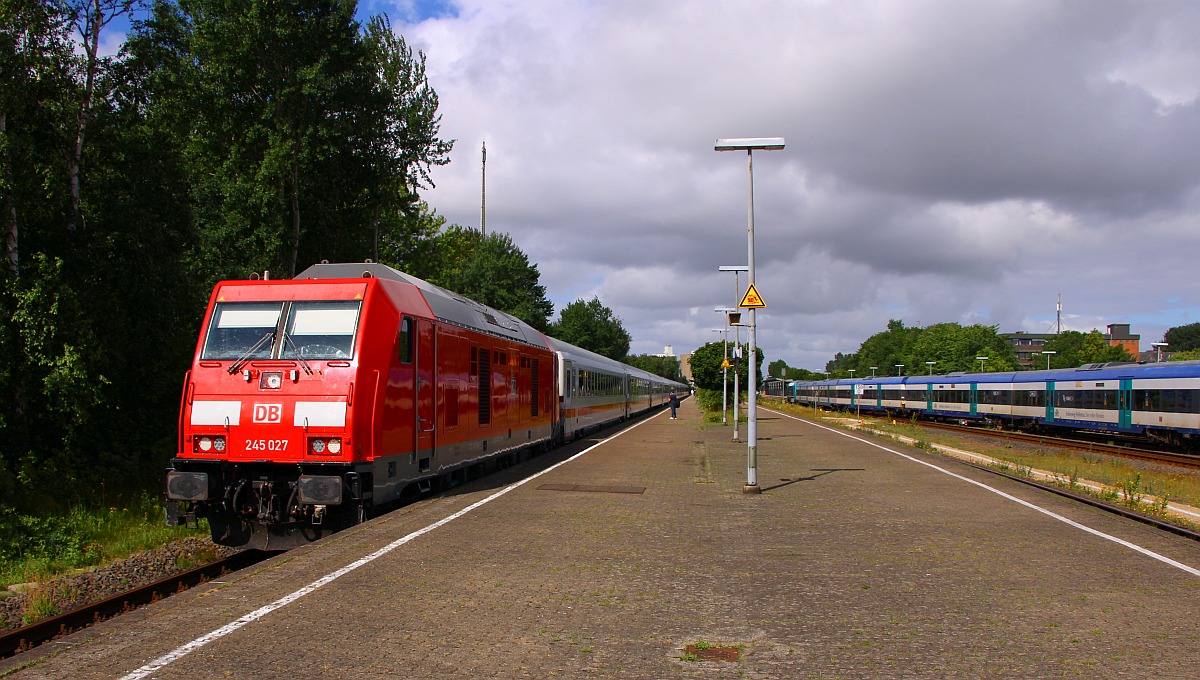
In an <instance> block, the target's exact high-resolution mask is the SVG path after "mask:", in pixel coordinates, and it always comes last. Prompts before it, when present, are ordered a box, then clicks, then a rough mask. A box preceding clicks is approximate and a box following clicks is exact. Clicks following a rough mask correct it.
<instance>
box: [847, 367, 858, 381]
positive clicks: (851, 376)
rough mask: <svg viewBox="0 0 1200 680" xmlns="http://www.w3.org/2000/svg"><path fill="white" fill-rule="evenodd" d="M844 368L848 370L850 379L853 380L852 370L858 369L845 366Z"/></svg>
mask: <svg viewBox="0 0 1200 680" xmlns="http://www.w3.org/2000/svg"><path fill="white" fill-rule="evenodd" d="M846 370H847V371H849V372H850V379H851V380H854V371H856V370H858V369H855V368H847V369H846Z"/></svg>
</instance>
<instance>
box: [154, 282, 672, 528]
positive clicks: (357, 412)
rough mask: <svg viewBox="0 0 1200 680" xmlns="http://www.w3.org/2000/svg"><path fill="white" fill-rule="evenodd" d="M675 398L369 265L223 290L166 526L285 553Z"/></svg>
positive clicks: (644, 376) (186, 419)
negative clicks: (201, 526)
mask: <svg viewBox="0 0 1200 680" xmlns="http://www.w3.org/2000/svg"><path fill="white" fill-rule="evenodd" d="M671 389H685V386H684V385H681V384H678V383H673V382H670V381H667V380H664V379H662V378H659V377H657V376H653V375H650V374H648V373H645V372H644V371H640V370H638V369H634V368H632V367H630V366H627V365H625V364H622V363H620V362H616V361H612V360H610V359H607V358H604V357H600V356H598V355H595V354H592V353H591V352H587V351H586V350H583V349H580V348H577V347H574V346H572V345H569V344H567V343H563V342H561V341H558V340H551V339H548V338H547V337H546V336H544V335H542V334H541V333H539V332H538V331H537V330H535V329H534V328H532V327H531V326H529V325H528V324H526V323H524V322H522V321H520V320H518V319H517V318H515V317H513V316H511V315H508V314H505V313H503V312H500V311H498V310H495V309H492V308H490V307H487V306H485V305H481V304H479V303H476V302H473V301H471V300H468V299H466V298H464V297H461V296H459V295H456V294H454V293H452V292H450V291H447V290H445V289H442V288H439V287H437V286H434V285H432V284H429V283H427V282H425V281H422V280H420V279H417V278H415V277H411V276H408V275H406V274H403V273H401V272H399V271H396V270H395V269H392V268H390V267H387V266H384V265H380V264H373V263H366V264H320V265H314V266H313V267H310V268H309V269H307V270H305V271H304V272H302V273H301V274H300V275H299V276H298V277H297V278H295V279H292V280H282V281H268V280H250V281H223V282H221V283H218V284H217V286H216V288H215V289H214V290H213V294H212V299H211V300H210V302H209V306H208V312H207V313H206V315H205V321H204V326H203V330H202V332H201V335H200V339H199V342H198V343H197V348H196V355H195V359H194V360H193V363H192V368H191V370H190V371H188V373H187V376H186V378H185V381H184V393H183V397H182V404H181V409H180V423H179V441H178V451H177V453H176V456H175V457H174V458H173V459H172V461H171V467H170V468H168V469H167V471H166V474H165V483H164V486H165V498H166V508H167V524H169V525H178V524H185V523H186V524H188V525H195V523H196V522H197V520H198V518H200V517H205V518H207V519H208V522H209V526H210V528H211V530H212V536H213V540H214V541H216V542H217V543H221V544H224V545H236V546H248V547H256V548H271V549H282V548H290V547H294V546H296V545H300V544H303V543H306V542H310V541H313V540H316V539H318V538H320V537H321V536H323V535H325V534H328V533H332V532H334V531H337V530H339V529H342V528H345V527H347V526H350V525H353V524H356V523H358V522H361V521H362V520H363V519H364V517H366V516H367V515H369V514H370V512H371V511H372V509H373V508H377V507H379V506H382V505H385V504H389V503H393V502H395V501H398V500H399V499H401V498H402V497H404V496H406V495H413V494H417V493H420V492H422V491H428V490H430V489H431V488H433V487H435V486H437V485H439V484H446V483H455V482H458V481H461V480H463V479H465V478H467V477H468V476H469V475H474V474H476V473H480V472H483V471H485V470H486V468H487V467H489V466H491V465H494V464H497V463H508V462H513V461H515V460H516V459H517V458H519V456H520V455H521V454H522V453H523V452H526V451H533V450H540V449H544V448H547V447H549V446H552V445H554V444H558V443H561V442H563V441H567V440H570V439H573V438H574V437H575V436H577V435H578V434H579V433H580V432H582V431H584V430H585V429H592V428H595V427H600V426H603V425H606V424H608V423H611V422H614V421H617V420H620V419H624V418H627V417H629V416H631V415H633V414H635V413H637V412H640V411H644V410H648V409H650V408H654V407H656V406H661V405H662V403H663V402H664V400H665V395H666V393H667V392H668V391H669V390H671Z"/></svg>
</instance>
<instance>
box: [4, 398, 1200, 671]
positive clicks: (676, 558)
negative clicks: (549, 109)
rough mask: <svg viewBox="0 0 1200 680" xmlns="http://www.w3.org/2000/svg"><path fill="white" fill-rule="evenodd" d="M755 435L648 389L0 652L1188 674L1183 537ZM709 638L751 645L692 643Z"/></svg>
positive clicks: (276, 662)
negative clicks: (237, 568)
mask: <svg viewBox="0 0 1200 680" xmlns="http://www.w3.org/2000/svg"><path fill="white" fill-rule="evenodd" d="M742 430H743V432H742V434H743V437H744V436H745V426H744V424H743V428H742ZM759 436H760V438H761V441H760V443H759V482H760V484H761V486H762V488H763V493H762V494H761V495H745V494H743V493H742V487H743V483H744V482H745V474H746V472H745V460H746V455H745V454H746V445H745V443H744V442H740V443H735V442H732V441H731V439H730V428H729V427H722V426H720V425H715V426H714V425H707V426H705V425H702V424H701V421H700V417H699V412H698V410H697V408H696V405H695V404H694V402H693V401H692V400H688V401H686V402H685V403H684V404H683V406H682V407H681V409H680V418H679V419H678V420H670V419H668V418H667V417H666V414H661V413H660V414H658V415H656V416H654V417H653V418H651V419H649V420H647V421H644V422H643V423H641V424H640V425H638V426H637V427H636V428H634V429H632V430H630V431H627V432H625V433H624V434H622V435H620V436H618V437H616V438H615V439H612V440H610V441H608V442H606V443H604V444H602V445H600V446H597V447H595V448H593V449H591V450H590V451H587V452H586V453H584V454H583V455H581V456H579V457H577V458H574V459H571V460H569V461H567V462H564V463H563V464H562V465H560V466H558V467H555V468H553V469H551V470H549V471H548V472H545V473H544V474H542V475H541V476H539V477H537V478H535V479H533V480H531V481H529V482H527V483H525V484H523V485H521V486H519V487H516V488H512V489H511V490H509V491H508V492H507V493H504V494H503V495H501V496H499V497H494V498H493V496H494V494H495V493H496V492H498V491H500V490H502V489H504V488H506V485H508V484H510V483H511V482H513V481H515V480H517V479H520V478H522V477H524V476H527V475H529V474H530V473H532V472H535V471H536V470H537V469H544V468H545V467H546V466H547V465H549V464H551V463H554V462H557V461H561V460H566V458H567V456H569V455H571V454H573V453H576V452H578V451H580V450H582V449H583V448H584V447H585V444H586V443H578V444H576V445H573V446H572V447H569V448H568V449H567V450H564V451H560V452H556V453H553V454H550V455H549V456H543V457H540V458H538V459H535V460H534V461H532V462H531V463H527V464H523V465H521V466H518V467H516V468H512V469H510V470H507V471H505V472H504V473H501V474H500V475H493V476H492V477H489V478H487V479H486V480H481V483H476V486H468V487H464V488H463V489H461V490H460V491H459V492H458V493H456V494H454V495H450V496H446V497H442V498H436V499H431V500H428V501H424V502H422V503H419V504H416V505H413V506H410V507H408V508H405V509H403V510H400V511H397V512H394V513H392V514H390V515H387V516H385V517H381V518H378V519H376V520H373V521H371V522H369V523H367V524H365V525H363V526H361V527H357V528H355V529H353V530H350V531H346V532H343V533H341V534H338V535H336V536H334V537H332V538H331V539H327V540H326V541H323V542H320V543H317V544H314V545H311V546H307V547H304V548H301V549H298V550H294V551H292V552H290V553H287V554H285V555H282V556H280V557H277V558H275V559H273V560H271V561H269V562H267V563H264V564H262V565H259V566H257V567H254V568H251V569H248V570H245V571H243V572H239V573H237V574H234V575H231V576H230V577H229V578H227V579H224V580H223V581H222V582H220V583H214V584H210V585H208V586H206V587H203V588H200V589H196V590H193V591H191V592H189V593H186V594H183V595H180V596H176V597H172V598H169V599H168V600H165V601H163V602H160V603H157V604H155V605H152V606H150V607H148V608H145V609H142V610H139V611H137V612H134V613H132V614H129V615H126V616H123V617H121V618H119V619H117V620H114V621H111V622H106V623H104V624H101V625H99V626H96V627H94V628H92V629H89V630H88V631H85V632H82V633H79V634H76V635H74V636H71V637H69V638H67V639H65V640H63V641H62V642H60V643H58V644H57V645H55V646H52V647H50V648H43V651H38V652H33V653H31V654H35V655H36V656H29V657H28V658H25V659H21V657H18V658H17V659H15V660H10V661H8V662H5V663H4V665H3V666H0V672H2V671H4V670H7V671H8V672H9V674H10V675H8V676H6V677H15V678H22V679H25V678H66V677H73V678H91V677H103V678H114V677H154V678H227V677H228V678H245V677H257V678H280V677H286V678H379V677H399V678H457V677H462V678H468V677H469V678H552V677H561V678H591V677H600V678H604V677H607V678H856V677H1064V676H1065V677H1131V678H1132V677H1137V678H1143V677H1179V678H1190V677H1194V676H1196V675H1197V673H1198V672H1200V671H1198V669H1200V624H1198V621H1200V613H1198V610H1200V608H1198V607H1197V604H1198V603H1200V577H1198V576H1197V572H1196V571H1195V568H1196V567H1200V545H1197V544H1195V543H1192V542H1190V541H1187V540H1185V539H1181V538H1178V537H1174V536H1170V535H1166V534H1162V533H1160V532H1157V531H1155V530H1153V529H1151V528H1149V527H1145V526H1143V525H1140V524H1137V523H1133V522H1129V521H1127V520H1122V519H1120V518H1117V517H1115V516H1112V515H1109V514H1107V513H1103V512H1101V511H1098V510H1095V509H1092V508H1089V507H1084V506H1079V505H1074V504H1072V503H1070V502H1069V501H1066V500H1064V499H1060V498H1057V497H1054V496H1050V495H1047V494H1044V493H1042V492H1039V491H1037V490H1034V489H1029V488H1026V487H1023V486H1021V485H1018V484H1015V483H1013V482H1009V481H1007V480H1003V479H996V478H992V477H990V476H987V475H986V474H985V473H981V472H978V471H975V470H973V469H970V468H966V467H964V466H961V465H960V464H958V463H956V462H954V461H952V460H949V459H945V458H940V457H936V456H932V455H930V454H927V453H925V452H921V451H917V450H916V449H912V448H908V447H904V446H903V445H899V444H888V443H887V442H885V441H883V440H877V439H870V438H867V437H863V435H851V436H847V433H841V434H839V433H838V432H836V431H833V430H830V429H827V428H822V427H818V426H815V425H811V424H807V423H804V422H800V421H798V420H794V419H791V418H788V417H784V416H781V415H777V414H771V413H767V412H763V414H762V416H761V419H760V421H759ZM852 437H859V439H855V438H852ZM889 449H890V450H889ZM931 465H933V466H937V467H936V468H935V467H931ZM949 473H952V474H949ZM970 480H977V481H979V482H982V484H986V485H988V486H990V487H992V488H993V489H995V490H989V489H988V488H983V487H981V486H979V485H976V484H974V483H971V481H970ZM997 491H999V492H1002V493H1003V494H1008V495H1007V496H1006V495H1001V493H997ZM488 498H491V500H490V501H487V502H486V503H484V504H482V505H478V506H475V507H473V508H472V504H476V503H478V502H480V501H484V500H486V499H488ZM1017 499H1021V500H1024V501H1026V502H1028V503H1031V504H1033V505H1034V506H1036V507H1030V506H1027V505H1023V504H1021V503H1020V502H1018V500H1017ZM464 510H466V512H464V513H463V514H461V515H456V513H459V512H462V511H464ZM1047 513H1056V515H1057V516H1055V515H1052V514H1047ZM449 517H453V519H451V520H449V521H446V522H445V523H443V524H441V525H437V526H433V528H429V527H430V526H431V525H434V524H435V523H437V522H439V521H443V520H445V519H446V518H449ZM422 530H424V531H423V532H422ZM414 532H421V533H417V534H416V535H414ZM1114 538H1115V539H1119V540H1123V541H1126V542H1128V543H1127V544H1120V543H1116V542H1114V541H1113V539H1114ZM1135 546H1136V547H1135ZM1156 556H1157V557H1156ZM1164 559H1169V560H1174V561H1175V563H1174V564H1172V563H1169V562H1166V561H1163V560H1164ZM358 560H364V561H362V562H356V561H358ZM356 564H358V565H360V566H354V565H356ZM348 565H349V566H351V567H353V568H352V569H349V570H347V567H348ZM339 570H341V571H339ZM331 574H333V575H337V576H336V578H332V579H331V578H330V575H331ZM338 574H340V575H338ZM322 579H325V580H322ZM239 618H240V619H241V620H240V621H239ZM701 641H703V642H705V643H710V644H712V645H716V646H725V647H733V648H736V649H737V651H738V652H739V653H740V658H739V660H738V661H703V660H690V659H688V658H685V656H686V652H685V648H686V646H687V645H689V644H695V643H698V642H701ZM139 669H140V670H139ZM130 674H133V675H130Z"/></svg>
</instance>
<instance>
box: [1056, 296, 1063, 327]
mask: <svg viewBox="0 0 1200 680" xmlns="http://www.w3.org/2000/svg"><path fill="white" fill-rule="evenodd" d="M1055 319H1056V321H1055V324H1054V334H1055V335H1062V293H1059V294H1058V315H1057V316H1056V317H1055Z"/></svg>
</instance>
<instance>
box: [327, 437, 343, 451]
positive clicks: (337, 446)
mask: <svg viewBox="0 0 1200 680" xmlns="http://www.w3.org/2000/svg"><path fill="white" fill-rule="evenodd" d="M329 452H330V453H334V454H337V453H341V452H342V440H341V439H330V440H329Z"/></svg>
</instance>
